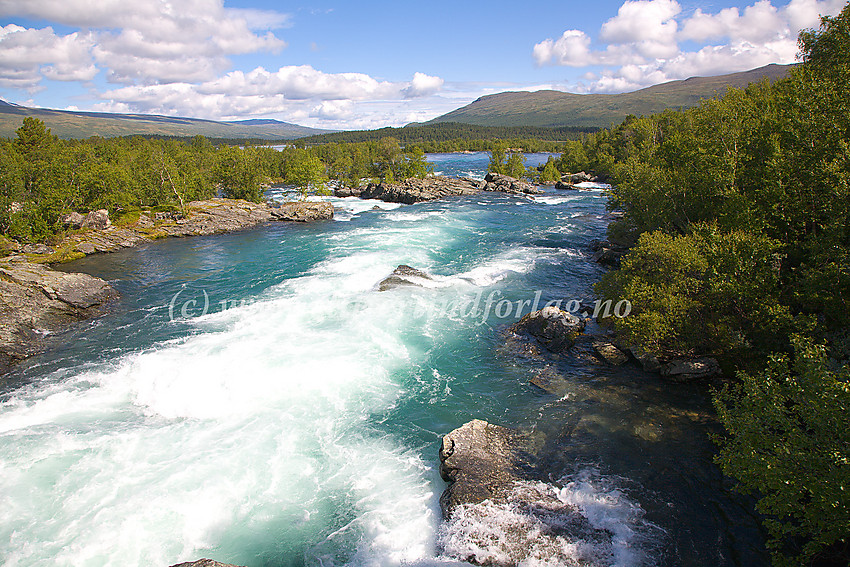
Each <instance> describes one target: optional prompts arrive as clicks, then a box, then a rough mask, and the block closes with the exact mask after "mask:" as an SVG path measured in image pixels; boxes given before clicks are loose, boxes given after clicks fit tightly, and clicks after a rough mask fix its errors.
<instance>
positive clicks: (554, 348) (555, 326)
mask: <svg viewBox="0 0 850 567" xmlns="http://www.w3.org/2000/svg"><path fill="white" fill-rule="evenodd" d="M584 325H585V322H584V321H583V320H582V319H579V318H578V317H576V316H575V315H572V314H571V313H568V312H566V311H563V310H561V309H558V308H557V307H554V306H549V307H544V308H543V309H541V310H539V311H534V312H532V313H529V314H528V315H526V316H525V317H523V318H522V319H520V320H519V321H518V322H516V323H514V324H513V325H511V327H510V331H512V332H513V333H517V334H529V335H531V336H533V337H535V338H536V339H537V340H538V341H539V342H540V343H541V344H542V345H543V346H544V347H546V349H547V350H549V351H551V352H562V351H564V350H566V349H568V348H570V347H572V346H573V345H574V344H575V341H576V337H577V336H578V335H579V334H581V332H582V331H584Z"/></svg>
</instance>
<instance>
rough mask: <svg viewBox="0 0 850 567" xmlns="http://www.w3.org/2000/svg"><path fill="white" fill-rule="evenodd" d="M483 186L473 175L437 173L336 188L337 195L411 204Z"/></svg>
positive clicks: (470, 190)
mask: <svg viewBox="0 0 850 567" xmlns="http://www.w3.org/2000/svg"><path fill="white" fill-rule="evenodd" d="M481 189H482V188H481V184H479V183H476V182H475V181H473V180H471V179H455V178H453V177H442V176H436V177H426V178H425V179H417V178H411V179H407V180H405V181H402V182H400V183H369V184H368V185H365V186H362V187H339V188H337V189H336V190H335V191H334V195H336V196H337V197H360V198H361V199H378V200H381V201H386V202H388V203H404V204H406V205H412V204H413V203H420V202H423V201H433V200H436V199H442V198H443V197H450V196H453V195H473V194H475V193H477V192H479V191H481Z"/></svg>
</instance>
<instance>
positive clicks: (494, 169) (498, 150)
mask: <svg viewBox="0 0 850 567" xmlns="http://www.w3.org/2000/svg"><path fill="white" fill-rule="evenodd" d="M507 149H508V146H507V144H505V142H502V141H501V140H499V141H497V142H495V143H494V144H493V147H492V148H490V164H489V165H488V166H487V171H489V172H490V173H505V167H506V162H505V152H506V151H507Z"/></svg>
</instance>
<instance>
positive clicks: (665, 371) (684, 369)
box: [661, 357, 720, 382]
mask: <svg viewBox="0 0 850 567" xmlns="http://www.w3.org/2000/svg"><path fill="white" fill-rule="evenodd" d="M718 374H720V363H719V362H717V359H715V358H709V357H705V358H697V359H695V360H673V361H671V362H669V363H667V364H665V365H664V366H662V367H661V376H663V377H664V378H667V379H668V380H672V381H673V382H691V381H693V380H700V379H702V378H711V377H712V376H717V375H718Z"/></svg>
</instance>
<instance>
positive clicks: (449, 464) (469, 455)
mask: <svg viewBox="0 0 850 567" xmlns="http://www.w3.org/2000/svg"><path fill="white" fill-rule="evenodd" d="M526 449H527V442H526V441H525V439H524V438H523V437H522V436H521V435H520V434H519V433H518V432H517V431H516V430H513V429H508V428H507V427H502V426H500V425H493V424H491V423H487V422H486V421H482V420H480V419H473V420H472V421H470V422H467V423H465V424H463V425H462V426H461V427H459V428H457V429H455V430H454V431H452V432H451V433H449V434H448V435H446V436H445V437H443V443H442V445H441V447H440V476H441V477H442V478H443V480H445V481H446V482H448V483H449V486H448V487H447V488H446V490H445V491H444V492H443V494H442V496H440V507H441V508H442V510H443V516H444V517H446V518H448V517H449V516H451V513H452V510H453V509H454V508H455V507H456V506H458V505H461V504H478V503H480V502H483V501H484V500H494V501H498V500H504V499H505V498H507V496H508V495H509V493H510V491H511V490H512V489H513V486H514V483H515V482H516V481H518V480H523V479H525V478H527V477H528V475H529V474H530V472H531V470H532V468H533V465H532V457H531V456H530V454H529V453H528V452H527V450H526Z"/></svg>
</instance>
